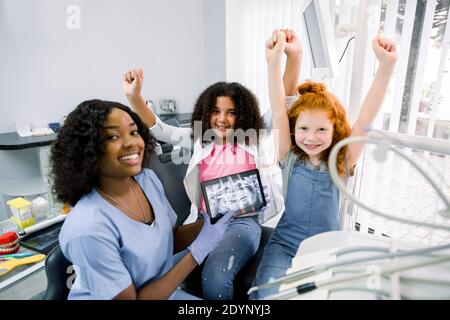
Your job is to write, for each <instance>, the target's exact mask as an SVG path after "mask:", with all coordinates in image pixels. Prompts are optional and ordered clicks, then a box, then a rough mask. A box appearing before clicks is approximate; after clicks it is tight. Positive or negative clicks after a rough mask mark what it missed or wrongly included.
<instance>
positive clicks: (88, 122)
mask: <svg viewBox="0 0 450 320" xmlns="http://www.w3.org/2000/svg"><path fill="white" fill-rule="evenodd" d="M114 108H118V109H121V110H123V111H125V112H126V113H128V114H129V115H130V117H131V118H132V119H133V121H134V122H135V123H136V125H137V128H138V132H139V134H140V136H141V137H142V139H143V140H144V142H145V149H144V157H143V161H142V162H143V163H144V162H145V160H146V158H148V157H149V153H150V152H152V151H153V150H154V148H155V141H156V140H155V138H154V137H153V135H152V134H151V133H150V131H149V129H148V127H147V125H146V124H145V123H144V122H143V121H142V120H141V118H140V117H139V116H138V115H137V114H136V113H135V112H133V111H132V110H131V109H130V108H128V107H126V106H124V105H122V104H120V103H118V102H111V101H102V100H97V99H96V100H89V101H84V102H82V103H80V104H79V105H78V106H77V107H76V108H75V110H73V111H72V112H71V113H70V114H69V115H68V116H67V118H66V120H65V122H64V125H63V126H62V127H61V130H60V132H59V133H58V137H57V139H56V141H55V142H54V143H53V144H52V147H51V153H50V165H51V175H52V178H53V189H54V190H53V191H54V192H55V193H56V195H57V197H58V198H59V199H60V200H62V201H64V202H68V203H69V204H70V205H72V206H74V205H75V204H76V203H77V202H78V200H80V198H81V197H82V196H83V195H84V194H86V193H88V192H90V191H91V189H92V188H93V187H94V185H95V183H96V181H97V174H98V163H99V161H100V159H101V157H102V156H103V155H104V148H103V142H104V141H105V139H106V138H105V136H104V134H103V123H104V122H105V120H106V118H107V116H108V114H109V113H110V112H111V111H112V110H113V109H114Z"/></svg>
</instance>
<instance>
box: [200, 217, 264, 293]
mask: <svg viewBox="0 0 450 320" xmlns="http://www.w3.org/2000/svg"><path fill="white" fill-rule="evenodd" d="M260 239H261V226H260V225H259V224H258V223H257V222H256V221H255V219H254V218H251V217H248V218H238V219H233V218H232V219H231V220H230V222H229V224H228V228H227V230H226V231H225V235H224V237H223V239H222V241H221V242H220V243H219V245H218V246H217V248H216V249H214V250H213V251H212V252H211V253H210V254H209V256H208V257H207V258H206V261H205V263H204V267H203V271H202V288H203V298H204V299H207V300H232V299H233V295H234V284H233V282H234V278H235V277H236V274H237V273H238V272H239V270H241V268H242V267H243V266H244V265H245V263H246V262H247V261H248V260H249V259H250V258H251V257H253V255H254V254H255V253H256V251H257V250H258V247H259V241H260Z"/></svg>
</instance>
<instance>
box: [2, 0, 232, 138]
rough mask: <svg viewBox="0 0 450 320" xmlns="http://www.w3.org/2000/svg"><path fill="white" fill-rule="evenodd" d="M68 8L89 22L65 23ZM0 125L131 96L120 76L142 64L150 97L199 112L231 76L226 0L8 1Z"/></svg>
mask: <svg viewBox="0 0 450 320" xmlns="http://www.w3.org/2000/svg"><path fill="white" fill-rule="evenodd" d="M70 5H77V6H79V8H80V9H81V11H80V12H81V28H80V29H79V30H69V29H68V28H67V26H66V23H67V20H68V19H69V18H70V14H68V13H67V12H66V10H67V8H68V7H69V6H70ZM0 47H1V50H0V70H1V71H0V132H9V131H15V122H16V121H17V120H19V119H20V120H22V121H28V122H31V124H32V125H33V126H37V127H38V126H46V124H47V123H49V122H54V121H60V120H61V118H62V116H63V115H66V114H67V113H68V112H70V111H71V110H72V109H73V108H74V107H76V105H78V104H79V103H80V102H81V101H83V100H86V99H92V98H100V99H107V100H115V101H119V102H123V103H125V102H126V100H125V98H124V96H123V93H122V82H121V76H122V73H123V72H124V71H126V70H127V69H128V68H130V67H134V66H142V67H143V68H144V71H145V72H146V74H145V83H144V90H143V91H144V95H145V97H147V98H151V99H154V100H159V99H161V98H163V97H171V98H175V99H176V100H177V103H178V108H179V110H180V111H181V112H189V111H190V110H192V105H193V102H194V101H195V98H196V97H197V95H198V94H199V93H200V91H201V90H202V89H204V88H205V87H206V86H207V85H209V84H211V83H213V82H215V81H218V80H224V79H225V0H214V1H210V0H189V1H186V0H151V1H142V0H127V1H125V0H70V1H69V0H58V1H54V0H33V1H25V0H0Z"/></svg>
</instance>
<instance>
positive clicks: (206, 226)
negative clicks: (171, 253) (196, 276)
mask: <svg viewBox="0 0 450 320" xmlns="http://www.w3.org/2000/svg"><path fill="white" fill-rule="evenodd" d="M231 215H232V213H231V212H228V213H226V214H225V215H224V216H223V217H222V218H220V219H219V220H218V221H217V222H216V223H215V224H211V220H210V218H209V215H207V214H205V215H204V219H205V221H204V223H203V227H202V230H200V233H199V234H198V236H197V238H196V239H195V240H194V241H193V242H192V243H191V245H190V246H189V247H188V250H189V251H190V252H191V253H192V256H193V257H194V259H195V261H197V263H198V264H199V265H201V264H202V262H203V260H205V258H206V257H207V256H208V254H209V253H210V252H211V251H213V250H214V249H215V248H216V247H217V245H218V244H219V242H220V241H222V238H223V235H224V233H225V230H226V229H227V226H228V220H230V218H231Z"/></svg>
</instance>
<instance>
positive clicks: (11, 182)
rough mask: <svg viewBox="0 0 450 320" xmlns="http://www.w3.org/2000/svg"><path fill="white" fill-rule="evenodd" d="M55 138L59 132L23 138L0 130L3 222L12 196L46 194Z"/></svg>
mask: <svg viewBox="0 0 450 320" xmlns="http://www.w3.org/2000/svg"><path fill="white" fill-rule="evenodd" d="M55 139H56V134H52V135H48V136H42V137H26V138H22V137H20V136H19V135H18V134H17V133H15V132H9V133H0V168H1V169H0V221H2V220H5V219H7V218H8V216H9V214H8V213H9V208H7V206H6V201H8V200H9V199H12V198H15V197H18V196H23V197H31V196H35V195H36V196H37V195H46V194H47V191H48V190H47V186H46V183H45V179H46V177H48V174H49V161H48V158H49V153H50V145H51V143H52V142H53V141H54V140H55Z"/></svg>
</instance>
